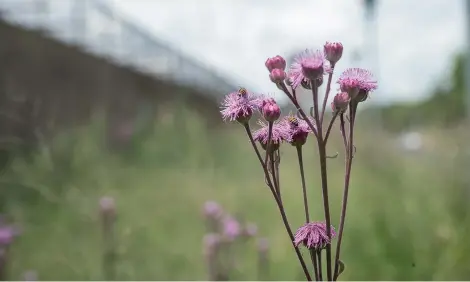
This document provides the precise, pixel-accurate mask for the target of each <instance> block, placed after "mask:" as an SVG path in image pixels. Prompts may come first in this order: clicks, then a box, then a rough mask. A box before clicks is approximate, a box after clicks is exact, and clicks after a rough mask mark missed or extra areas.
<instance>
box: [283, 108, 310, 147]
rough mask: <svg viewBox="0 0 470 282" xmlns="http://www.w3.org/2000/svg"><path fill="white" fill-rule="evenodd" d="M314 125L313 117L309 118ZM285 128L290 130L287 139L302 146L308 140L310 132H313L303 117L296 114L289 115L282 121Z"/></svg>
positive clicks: (294, 144)
mask: <svg viewBox="0 0 470 282" xmlns="http://www.w3.org/2000/svg"><path fill="white" fill-rule="evenodd" d="M309 120H310V122H311V123H312V124H313V125H314V121H313V119H309ZM281 124H282V126H283V127H284V128H285V129H284V130H285V131H287V132H288V134H287V138H286V141H287V142H289V143H290V144H291V145H292V146H302V145H304V144H305V142H307V137H308V134H309V133H311V132H312V129H311V128H310V126H309V125H308V124H307V122H306V121H305V120H303V119H299V118H297V117H296V116H294V115H288V116H286V117H284V118H283V119H282V121H281Z"/></svg>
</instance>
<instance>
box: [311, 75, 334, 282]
mask: <svg viewBox="0 0 470 282" xmlns="http://www.w3.org/2000/svg"><path fill="white" fill-rule="evenodd" d="M311 84H312V94H313V110H314V118H315V121H316V122H317V127H318V138H317V143H318V154H319V157H320V175H321V182H322V194H323V208H324V211H325V223H326V234H327V236H328V238H330V239H331V218H330V204H329V199H328V173H327V167H326V159H327V156H326V144H325V143H324V142H323V129H322V124H321V123H320V119H319V113H318V87H317V85H316V82H315V81H312V83H311ZM325 250H326V275H327V278H328V281H331V279H332V276H333V275H332V270H331V244H327V245H326V247H325Z"/></svg>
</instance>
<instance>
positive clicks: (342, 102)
mask: <svg viewBox="0 0 470 282" xmlns="http://www.w3.org/2000/svg"><path fill="white" fill-rule="evenodd" d="M349 101H351V98H349V94H348V93H347V92H341V93H338V94H336V96H335V97H334V98H333V102H331V108H332V109H333V111H338V112H340V113H343V112H344V111H345V110H346V109H347V108H348V104H349Z"/></svg>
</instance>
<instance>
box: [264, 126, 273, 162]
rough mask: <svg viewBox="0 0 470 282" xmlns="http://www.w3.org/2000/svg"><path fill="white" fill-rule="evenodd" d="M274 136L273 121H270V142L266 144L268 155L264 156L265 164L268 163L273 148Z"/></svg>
mask: <svg viewBox="0 0 470 282" xmlns="http://www.w3.org/2000/svg"><path fill="white" fill-rule="evenodd" d="M272 138H273V122H272V121H270V122H268V143H267V144H266V155H265V157H264V165H267V163H268V156H269V153H270V152H269V151H270V150H271V139H272Z"/></svg>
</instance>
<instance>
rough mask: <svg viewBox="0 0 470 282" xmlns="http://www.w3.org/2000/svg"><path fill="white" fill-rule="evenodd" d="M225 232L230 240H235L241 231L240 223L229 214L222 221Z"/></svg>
mask: <svg viewBox="0 0 470 282" xmlns="http://www.w3.org/2000/svg"><path fill="white" fill-rule="evenodd" d="M222 225H223V234H224V236H225V237H226V238H227V239H229V240H235V239H236V238H237V237H238V236H239V235H240V233H241V227H240V223H239V222H238V221H237V220H236V219H235V218H233V217H231V216H227V217H225V218H224V219H223V221H222Z"/></svg>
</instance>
